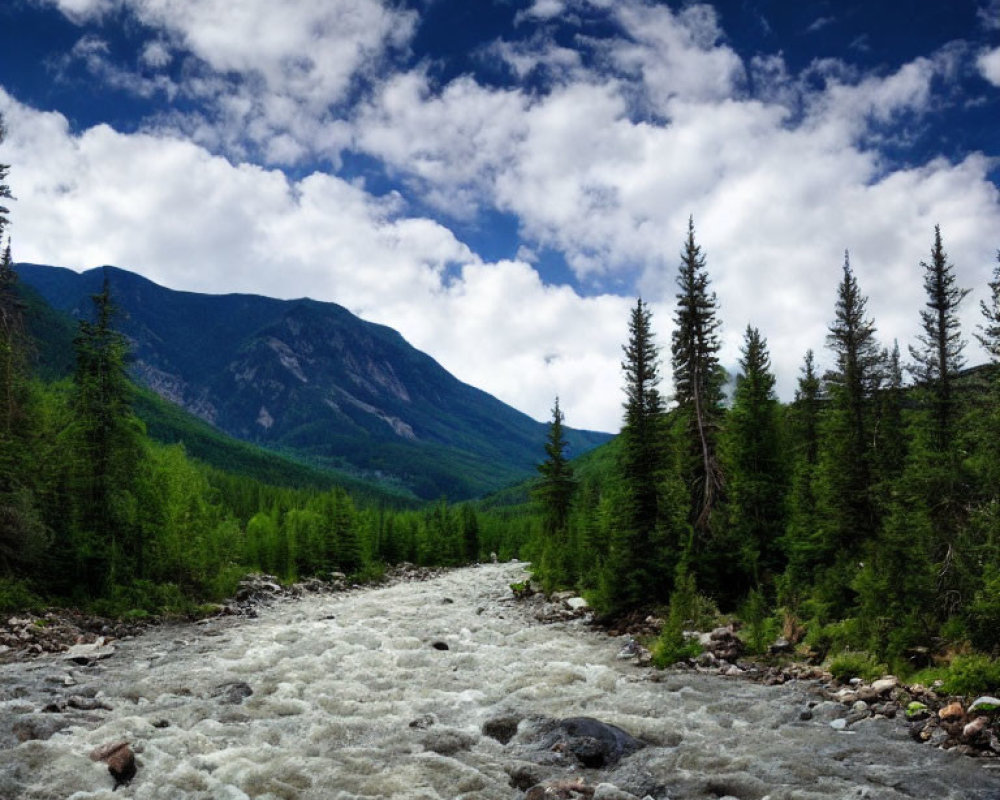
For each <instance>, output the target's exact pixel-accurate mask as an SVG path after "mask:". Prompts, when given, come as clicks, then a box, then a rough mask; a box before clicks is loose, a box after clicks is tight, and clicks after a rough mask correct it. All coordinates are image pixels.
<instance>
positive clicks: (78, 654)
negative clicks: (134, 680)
mask: <svg viewBox="0 0 1000 800" xmlns="http://www.w3.org/2000/svg"><path fill="white" fill-rule="evenodd" d="M114 654H115V648H114V646H113V645H110V644H107V642H106V640H105V639H104V637H103V636H101V637H98V638H97V639H96V640H95V641H93V642H90V643H89V644H75V645H73V646H72V647H70V648H69V649H68V650H67V651H66V652H65V653H64V654H63V658H65V659H66V660H67V661H72V662H74V663H75V664H80V665H81V666H87V665H88V664H93V663H94V662H95V661H100V660H101V659H103V658H109V657H111V656H113V655H114Z"/></svg>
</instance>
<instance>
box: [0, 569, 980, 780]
mask: <svg viewBox="0 0 1000 800" xmlns="http://www.w3.org/2000/svg"><path fill="white" fill-rule="evenodd" d="M524 576H525V572H524V566H523V565H519V564H490V565H480V566H478V567H470V568H466V569H460V570H455V571H452V572H448V573H446V574H443V575H440V576H438V577H436V578H433V579H431V580H428V581H425V582H418V583H401V584H397V585H394V586H390V587H386V588H379V589H370V590H364V591H354V592H350V593H346V594H339V595H319V596H309V597H306V598H303V599H298V600H285V601H282V602H279V603H278V604H276V605H274V606H272V607H269V608H265V609H262V610H261V613H260V617H259V618H258V619H253V620H245V619H232V618H229V619H226V618H220V619H213V620H209V621H206V622H204V623H202V624H192V625H184V626H176V627H164V628H159V629H155V630H153V631H151V632H150V633H148V634H146V635H144V636H141V637H138V638H136V639H133V640H129V641H124V642H119V643H116V644H117V650H116V652H115V654H114V655H113V656H112V657H110V658H108V659H106V660H103V661H99V662H96V663H95V664H93V665H90V666H86V667H81V666H78V665H76V664H73V663H71V662H68V661H66V660H65V659H63V658H60V657H54V656H46V657H40V658H38V659H36V660H33V661H30V662H21V663H14V664H7V665H4V666H2V667H0V720H3V724H0V734H5V735H6V739H3V740H2V746H3V748H4V749H0V798H3V800H22V798H23V800H50V799H52V800H55V799H58V800H64V798H73V800H83V799H84V798H88V799H90V798H95V799H96V798H100V799H101V800H113V799H115V800H117V798H142V799H143V800H182V799H183V798H192V799H193V798H199V799H206V800H207V799H209V798H210V799H211V800H245V798H254V799H255V800H292V799H293V798H303V800H311V799H313V798H316V799H317V800H318V799H319V798H323V800H350V799H351V798H393V797H399V798H426V800H436V799H437V798H483V799H484V800H487V799H489V798H504V799H505V800H506V799H507V798H519V797H523V795H524V793H523V791H522V789H521V788H515V787H514V785H512V776H517V775H520V776H521V780H522V782H523V781H524V777H523V776H524V775H525V774H527V775H533V776H535V777H538V778H540V779H542V780H545V779H564V778H572V777H576V776H580V777H583V778H584V779H585V781H586V782H587V784H588V785H591V786H593V785H596V784H598V783H601V782H605V783H613V784H615V785H616V786H618V787H619V788H620V789H621V790H625V791H628V792H630V793H634V794H635V796H642V794H646V793H648V794H649V795H650V796H652V797H654V798H665V797H669V798H671V800H681V799H682V798H699V799H701V798H706V799H707V798H720V797H729V798H739V799H740V800H762V799H763V798H770V800H812V799H813V798H815V799H816V800H819V798H848V797H850V798H858V797H868V798H887V799H888V800H892V799H893V798H904V797H907V798H954V799H955V800H958V798H962V799H963V800H967V799H968V798H982V799H983V800H986V798H1000V773H997V772H996V771H993V770H991V769H989V768H988V767H986V766H984V765H983V764H981V763H980V762H978V761H976V760H974V759H970V758H967V757H963V756H959V755H955V754H951V753H948V752H945V751H940V750H934V749H931V748H929V747H921V746H920V745H917V744H915V743H913V742H911V741H909V740H908V738H907V736H906V734H905V732H904V731H903V730H902V729H901V727H900V725H899V724H897V723H894V722H890V721H875V720H872V721H867V722H864V723H859V724H857V725H855V726H853V729H852V730H851V731H847V732H845V731H837V730H834V729H833V728H832V727H831V726H830V725H829V724H828V721H827V720H824V719H822V718H815V717H814V718H813V719H811V720H802V719H800V713H801V710H802V709H803V708H804V707H805V705H806V704H807V703H808V702H809V701H810V699H814V696H813V695H812V694H811V693H810V687H809V686H807V685H804V684H803V685H786V686H781V687H763V686H759V685H756V684H753V683H750V682H748V681H744V680H739V679H730V678H723V677H718V676H708V675H699V674H695V673H692V672H665V673H661V672H657V671H655V670H649V669H640V668H637V667H635V666H634V665H632V664H631V663H630V662H624V661H620V660H618V659H617V658H616V655H617V652H618V650H619V648H620V646H621V644H622V642H621V641H620V640H615V639H610V638H608V637H606V636H604V635H602V634H599V633H597V632H594V631H592V630H589V629H588V628H587V627H586V626H585V625H584V624H583V623H582V622H579V621H574V622H565V623H556V624H550V625H541V624H539V623H537V622H535V621H534V620H533V619H532V618H531V616H530V613H529V610H528V609H526V608H524V607H523V606H521V605H518V604H516V603H514V602H513V601H512V599H511V592H510V589H509V584H510V583H511V582H512V581H516V580H522V579H523V578H524ZM445 647H446V648H447V649H445ZM251 692H252V693H251ZM71 695H76V696H83V697H90V698H92V699H93V700H94V701H95V704H97V705H98V706H107V707H108V708H100V707H97V708H94V709H87V710H76V711H72V710H71V711H69V712H64V713H68V714H70V718H71V721H72V724H71V725H70V726H69V727H67V728H65V729H63V730H61V731H58V732H56V733H54V734H53V735H51V737H50V738H48V739H44V740H31V741H25V742H22V743H16V738H14V737H13V736H12V735H11V734H10V731H11V725H12V722H15V721H16V720H17V719H20V718H24V719H32V720H36V721H37V720H38V719H40V718H41V717H42V714H41V713H40V712H41V709H42V708H43V707H44V706H45V705H46V704H48V703H52V702H54V701H58V700H59V699H60V698H65V697H68V696H71ZM74 715H75V716H74ZM578 716H588V717H594V718H597V719H599V720H602V721H604V722H607V723H612V724H614V725H617V726H619V727H620V728H622V729H624V730H625V731H627V732H628V733H630V734H631V735H632V736H635V737H637V738H639V739H642V740H643V741H645V742H646V743H647V744H648V746H647V747H646V748H644V749H642V750H640V751H639V752H638V753H635V754H634V755H631V756H629V757H627V758H625V759H624V760H623V761H621V762H620V764H619V765H617V766H616V767H613V768H608V769H606V770H604V771H602V772H600V773H598V772H596V771H592V770H588V769H583V768H579V767H577V768H573V767H571V766H568V765H567V764H565V763H562V762H560V761H559V757H558V755H557V754H552V755H549V756H546V755H545V754H543V755H542V756H541V757H537V753H535V750H533V749H532V748H533V747H534V744H533V742H534V737H536V734H537V731H538V726H539V724H540V723H539V720H541V719H559V718H565V717H578ZM53 718H54V717H53ZM498 719H504V720H508V721H510V720H513V723H514V724H518V721H520V722H519V724H518V727H517V733H516V735H515V736H514V738H513V739H511V740H510V741H509V742H508V743H506V744H503V743H501V741H498V739H497V738H493V737H492V736H490V735H486V734H485V733H484V732H483V729H484V725H485V724H486V723H488V722H490V721H495V720H498ZM42 721H43V722H44V721H45V720H44V719H43V720H42ZM512 732H513V731H512ZM120 740H125V741H127V742H129V743H130V744H131V746H132V748H133V749H134V751H135V753H136V762H137V765H138V770H137V774H136V776H135V778H134V780H132V782H131V783H129V784H128V785H124V786H121V787H120V788H118V789H117V791H113V787H114V781H113V780H112V778H111V776H110V774H109V772H108V769H107V767H106V766H105V765H104V764H102V763H100V762H95V761H92V760H91V759H90V758H89V757H88V756H89V754H90V753H91V751H93V750H94V749H95V748H97V747H99V746H101V745H104V744H108V743H110V742H115V741H120ZM514 782H515V783H516V781H514ZM605 794H607V792H606V791H605ZM610 796H613V795H610ZM621 796H622V797H627V795H621Z"/></svg>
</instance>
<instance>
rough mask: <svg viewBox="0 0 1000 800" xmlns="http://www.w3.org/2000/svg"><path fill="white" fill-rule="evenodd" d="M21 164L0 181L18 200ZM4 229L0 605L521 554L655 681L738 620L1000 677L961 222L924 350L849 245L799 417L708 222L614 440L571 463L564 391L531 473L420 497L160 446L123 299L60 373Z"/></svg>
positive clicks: (756, 639) (998, 409)
mask: <svg viewBox="0 0 1000 800" xmlns="http://www.w3.org/2000/svg"><path fill="white" fill-rule="evenodd" d="M0 135H2V132H0ZM8 173H9V168H8V166H6V165H3V166H0V203H2V204H7V202H8V201H11V200H12V199H13V198H12V192H11V189H10V187H9V185H8ZM7 213H8V212H7V210H6V209H5V208H0V246H2V262H0V609H2V610H4V611H15V610H20V609H26V608H40V607H43V606H46V605H63V606H66V605H73V606H77V607H84V608H87V609H89V610H91V611H93V612H95V613H101V614H107V615H115V616H132V617H139V618H141V617H146V616H151V615H163V614H179V615H191V614H198V613H200V610H201V609H202V606H203V604H206V603H210V602H213V601H218V600H219V599H221V598H224V597H226V596H230V595H231V594H232V592H234V590H235V588H236V586H237V583H238V581H239V580H240V579H241V578H242V577H243V576H245V575H246V574H247V573H249V572H255V571H260V572H266V573H269V574H272V575H275V576H277V578H279V579H280V580H281V581H283V582H294V581H296V580H300V579H303V578H307V577H311V576H316V577H319V578H323V579H325V578H328V577H329V576H330V575H331V573H335V572H340V573H343V574H344V575H346V576H348V577H349V578H350V579H351V580H354V581H358V582H366V581H375V580H377V579H378V578H379V577H380V575H381V574H382V573H384V571H385V570H386V568H387V567H388V566H389V565H392V564H396V563H400V562H404V561H406V562H413V563H416V564H421V565H440V566H457V565H461V564H466V563H472V562H476V561H481V560H488V559H490V558H493V557H495V558H498V559H500V560H507V559H511V558H519V559H522V560H526V561H530V562H531V563H532V565H533V566H532V568H533V572H534V576H535V580H536V582H537V583H538V584H539V585H540V587H541V589H542V590H544V591H546V592H553V591H557V590H563V589H570V590H573V591H575V592H579V593H582V594H583V595H584V596H585V597H586V598H587V599H588V600H589V602H590V603H591V605H592V606H593V607H594V609H595V610H596V612H597V614H598V616H599V617H600V618H602V619H614V618H621V617H624V616H626V615H628V614H631V613H636V612H639V613H643V614H646V613H654V614H656V615H657V616H659V617H660V618H662V619H663V620H664V624H663V631H662V633H661V634H660V637H659V640H658V641H657V643H656V646H655V648H654V655H655V658H656V660H657V661H658V663H660V664H664V665H665V664H669V663H672V662H673V661H675V660H677V659H678V658H680V657H683V656H684V655H685V654H686V651H687V649H688V648H690V647H691V645H690V642H689V640H687V639H686V638H685V637H684V636H683V631H684V630H686V629H690V628H692V627H697V626H698V625H700V624H703V623H704V621H705V619H706V618H709V619H714V618H717V617H718V616H719V615H730V616H731V617H735V618H738V619H739V620H740V621H741V623H742V629H741V630H742V635H743V636H744V638H745V639H746V643H747V645H748V647H750V648H751V650H756V651H757V652H759V653H764V652H766V651H767V648H768V646H769V645H770V644H771V643H772V642H774V641H775V639H776V638H778V637H784V638H786V639H789V640H792V641H793V643H794V644H796V645H797V646H798V647H799V648H801V649H802V650H803V651H808V652H810V653H812V654H814V655H817V656H818V657H834V656H837V655H839V654H843V653H851V654H854V656H855V657H856V658H859V659H861V660H863V661H865V662H866V663H869V664H870V665H871V668H872V672H876V671H878V670H880V669H882V668H884V669H886V670H893V671H896V672H898V673H903V674H912V673H913V672H914V671H916V670H919V669H922V668H926V667H929V666H933V665H941V664H947V663H955V662H956V661H960V662H961V663H964V664H965V665H966V668H972V667H974V668H975V669H978V670H980V671H981V672H982V673H983V674H984V675H986V676H987V678H988V680H987V681H986V683H987V685H993V686H996V685H1000V370H998V369H997V368H996V364H995V363H992V364H986V365H979V366H975V365H969V364H967V363H966V358H965V352H964V349H965V347H966V345H967V344H968V342H969V341H970V339H971V338H972V337H975V338H976V339H977V340H978V341H979V342H981V344H982V345H983V346H984V347H985V349H986V350H987V352H988V353H990V354H991V356H992V358H993V361H994V362H996V361H997V360H1000V253H998V261H997V264H996V267H995V269H994V272H993V279H992V281H991V282H990V283H989V292H988V295H987V297H988V299H987V300H986V301H983V302H982V304H981V308H980V311H981V316H980V319H981V322H980V323H979V325H978V326H977V327H976V328H975V329H974V330H962V328H961V326H960V324H959V309H960V306H961V305H962V303H963V301H967V298H966V295H967V293H968V290H969V289H970V288H971V287H962V286H959V285H958V284H957V282H956V278H955V274H954V265H953V264H952V263H951V261H950V260H949V256H948V253H947V249H946V240H945V236H946V233H947V231H942V230H940V229H934V230H932V231H928V232H927V234H928V235H927V248H926V253H927V255H926V258H925V260H924V261H923V262H922V263H921V265H920V270H921V273H922V276H923V285H924V288H925V291H926V303H925V305H924V306H923V307H922V308H914V309H913V310H912V313H913V315H914V316H915V317H916V316H917V315H919V319H920V323H921V334H920V336H919V337H918V339H917V340H916V341H914V342H910V343H898V342H884V341H881V340H880V339H879V337H878V327H877V320H875V319H873V318H872V317H871V316H870V314H869V312H868V309H867V300H866V295H865V291H864V287H863V286H862V285H860V284H859V281H858V279H857V277H856V276H855V273H854V272H853V270H852V267H851V262H850V256H849V254H846V253H845V255H844V261H843V267H842V272H841V279H840V282H839V286H838V288H837V292H836V296H835V297H831V298H830V308H829V321H830V322H829V327H828V336H827V340H826V348H827V353H826V354H825V355H826V358H825V359H823V360H825V361H828V362H830V363H832V364H833V365H834V366H833V368H832V369H830V370H829V371H828V372H826V373H825V374H820V373H819V372H818V368H817V362H818V361H819V360H820V359H819V358H818V357H817V354H816V353H814V352H812V351H808V352H805V353H803V354H802V366H801V372H800V375H799V378H798V386H797V390H796V392H795V396H794V399H793V400H792V401H791V402H788V403H783V402H780V401H779V399H778V398H777V395H776V393H775V377H774V374H773V373H772V371H771V363H770V353H769V350H768V343H767V331H766V330H759V329H758V328H756V327H751V326H747V327H746V329H745V332H744V335H743V346H742V351H741V359H740V362H739V368H738V372H737V374H736V375H728V374H727V372H726V370H725V369H724V368H723V366H722V365H721V364H720V361H719V350H720V332H721V330H722V327H723V325H726V326H727V327H728V326H731V325H740V326H742V323H741V321H740V320H724V319H723V318H722V314H721V310H720V308H719V305H718V302H717V299H716V295H715V293H714V292H713V291H712V288H711V277H710V266H709V264H708V261H707V257H706V253H705V252H704V251H703V250H702V248H701V246H700V245H699V243H698V241H697V237H696V229H695V224H694V220H692V221H691V223H690V225H689V228H688V230H687V234H686V237H685V238H684V240H683V241H682V242H681V243H680V244H681V247H680V259H679V266H678V270H677V279H676V305H675V310H674V314H673V318H672V319H670V320H659V319H654V318H653V316H652V314H651V311H650V309H649V307H648V306H647V305H646V304H645V303H644V302H643V301H642V300H641V299H640V300H638V301H637V302H636V303H635V305H634V308H633V310H632V312H631V315H630V317H629V319H627V320H622V332H623V348H622V365H621V367H622V368H621V373H620V375H619V376H609V380H619V381H620V383H621V385H622V389H623V392H622V397H623V416H622V428H621V432H620V434H619V435H618V436H617V437H616V438H615V439H614V440H613V441H612V442H610V443H609V444H607V445H604V446H602V447H600V448H598V449H597V450H594V451H592V452H590V453H588V454H586V455H584V456H582V457H580V458H576V459H570V458H569V455H568V453H567V444H566V440H565V436H564V431H563V426H564V423H565V422H567V420H565V419H564V416H563V412H562V410H561V408H560V403H559V399H558V398H557V399H556V400H555V402H554V405H553V408H552V417H551V422H550V424H549V429H548V430H549V433H548V438H547V441H546V443H545V446H544V449H543V450H540V451H539V453H538V471H537V472H538V474H537V476H535V477H534V479H532V480H530V481H527V482H525V483H522V484H519V485H516V486H512V487H510V488H509V489H508V490H505V491H503V492H500V493H498V494H495V495H491V496H488V497H485V498H481V499H478V500H474V501H465V502H461V503H449V502H448V501H447V500H446V499H444V498H442V499H441V500H439V501H436V502H430V503H423V504H417V503H415V502H412V501H410V500H399V501H393V500H391V499H387V498H386V497H385V496H378V495H366V494H365V493H359V492H357V491H354V489H352V488H351V487H348V488H344V487H343V486H336V485H332V484H331V485H325V486H324V485H319V484H317V483H308V482H306V483H299V484H296V485H292V484H291V483H288V482H286V483H284V484H283V483H282V482H281V481H278V480H268V479H266V478H262V477H260V476H259V475H255V474H250V473H249V472H248V471H245V470H241V469H239V468H238V467H236V468H234V469H233V470H231V471H229V470H223V469H221V468H219V467H217V466H209V465H207V464H205V463H203V462H201V461H199V460H197V459H195V458H193V457H192V456H191V455H189V454H188V452H187V451H186V450H185V446H184V444H183V443H173V444H167V443H163V442H161V441H157V440H156V439H155V438H153V437H152V436H151V435H150V433H149V432H148V431H147V428H146V425H145V423H144V422H143V421H142V420H141V418H140V416H139V415H138V414H137V413H136V404H137V402H138V400H139V399H141V398H142V397H145V396H146V395H148V391H147V390H143V389H140V388H139V387H137V386H136V385H134V384H133V383H132V381H131V379H130V375H129V371H128V359H129V352H128V341H127V340H126V338H125V337H124V336H123V335H122V334H121V333H120V332H119V330H118V329H117V328H116V322H117V312H116V307H115V303H114V299H113V296H114V287H113V286H112V285H110V284H109V283H108V282H105V285H104V288H103V290H102V291H101V292H100V293H98V294H96V295H95V296H94V297H93V300H92V304H93V305H92V309H91V313H90V314H89V315H87V316H85V317H83V318H81V320H80V321H78V322H77V323H76V329H75V331H74V338H73V352H72V363H71V365H69V366H68V369H66V370H63V371H61V372H60V371H59V370H54V369H53V368H52V367H51V365H46V364H45V363H43V362H44V359H42V358H41V357H40V353H42V352H43V351H44V350H45V344H44V342H43V341H39V336H42V337H43V338H44V335H45V334H44V331H43V332H42V333H41V334H39V330H40V326H39V324H38V319H37V315H38V313H39V311H38V301H37V298H34V299H33V298H31V297H30V296H29V295H28V294H27V293H26V292H24V291H23V287H22V286H21V285H20V284H19V281H18V277H17V272H16V269H15V261H14V254H15V253H16V231H8V228H9V227H10V226H8V224H7V223H8V219H7ZM9 234H13V236H11V235H9ZM915 268H916V265H915ZM914 274H915V275H916V274H917V272H916V271H915V272H914ZM658 331H659V332H661V333H662V332H664V331H669V339H668V338H667V337H664V338H663V341H669V348H666V347H664V348H662V349H661V347H660V346H658V344H657V341H658V336H657V333H658ZM665 363H669V365H670V368H671V375H672V385H669V386H667V385H663V383H661V380H660V373H661V370H662V368H663V366H664V364H665ZM569 422H572V421H571V420H570V421H569ZM962 659H964V661H961V660H962ZM970 665H971V666H970Z"/></svg>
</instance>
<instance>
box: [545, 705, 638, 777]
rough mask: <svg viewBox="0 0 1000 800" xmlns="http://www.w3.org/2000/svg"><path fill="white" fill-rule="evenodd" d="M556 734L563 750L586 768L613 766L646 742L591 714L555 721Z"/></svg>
mask: <svg viewBox="0 0 1000 800" xmlns="http://www.w3.org/2000/svg"><path fill="white" fill-rule="evenodd" d="M558 734H559V737H560V739H561V740H562V742H563V743H564V745H565V748H566V750H568V751H569V752H570V753H572V754H573V756H575V757H576V759H577V761H579V762H580V764H581V765H583V766H584V767H590V768H601V767H608V766H613V765H614V764H617V763H618V761H620V760H621V759H622V758H625V757H626V756H630V755H631V754H632V753H635V752H636V751H637V750H640V749H642V748H643V747H645V746H646V745H645V743H644V742H641V741H639V740H638V739H636V738H634V737H633V736H631V735H630V734H628V733H626V732H625V731H623V730H622V729H621V728H619V727H617V726H616V725H609V724H608V723H606V722H601V721H600V720H597V719H594V718H593V717H570V718H569V719H564V720H562V721H561V722H559V723H558Z"/></svg>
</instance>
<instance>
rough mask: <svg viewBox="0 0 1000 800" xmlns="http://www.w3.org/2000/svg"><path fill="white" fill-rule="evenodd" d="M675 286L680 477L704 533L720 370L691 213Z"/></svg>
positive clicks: (715, 500)
mask: <svg viewBox="0 0 1000 800" xmlns="http://www.w3.org/2000/svg"><path fill="white" fill-rule="evenodd" d="M677 286H678V288H679V289H680V291H679V292H678V293H677V310H676V312H675V314H674V326H675V327H674V332H673V337H672V341H671V364H672V366H673V377H674V401H675V402H676V403H677V414H678V419H679V420H680V424H681V425H682V426H683V431H682V439H683V445H682V447H683V449H684V451H685V453H686V460H687V464H686V466H685V469H684V477H685V482H686V483H687V485H688V487H689V491H690V493H691V523H692V525H693V526H694V529H695V531H696V532H697V533H698V534H699V535H700V536H701V537H702V538H706V537H707V535H708V532H709V527H710V523H711V518H712V512H713V511H714V510H715V509H716V506H717V505H718V504H719V502H720V500H721V496H722V488H723V476H722V470H721V468H720V466H719V460H718V455H717V452H716V450H717V439H718V433H719V427H720V421H721V419H722V414H723V400H724V397H723V391H722V387H723V383H724V381H725V373H724V372H723V370H722V368H721V367H720V365H719V357H718V353H719V347H720V343H719V328H720V327H721V322H720V321H719V319H718V316H717V312H718V301H717V299H716V296H715V292H712V291H710V290H709V279H708V272H707V270H706V268H705V256H704V254H703V253H702V250H701V246H700V245H698V244H697V243H696V242H695V238H694V219H693V218H692V219H689V220H688V235H687V239H686V241H685V242H684V250H683V252H682V253H681V264H680V269H679V271H678V274H677Z"/></svg>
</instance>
